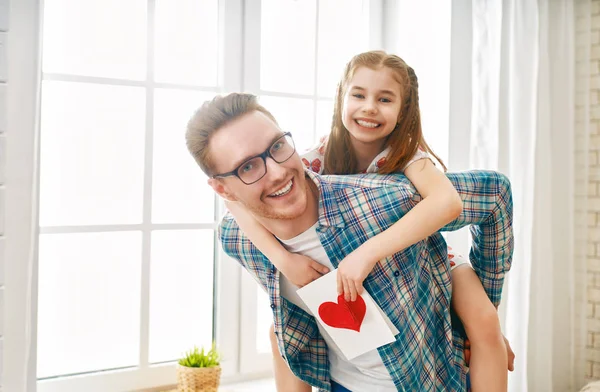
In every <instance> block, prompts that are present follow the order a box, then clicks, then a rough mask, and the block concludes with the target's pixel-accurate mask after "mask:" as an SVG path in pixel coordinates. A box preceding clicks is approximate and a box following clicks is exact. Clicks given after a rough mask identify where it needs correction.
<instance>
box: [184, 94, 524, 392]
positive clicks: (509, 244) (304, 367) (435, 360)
mask: <svg viewBox="0 0 600 392" xmlns="http://www.w3.org/2000/svg"><path fill="white" fill-rule="evenodd" d="M186 140H187V145H188V149H189V150H190V152H191V154H192V156H193V157H194V158H195V160H196V162H197V163H198V164H199V165H200V167H201V168H202V170H203V171H204V172H205V173H206V174H207V175H208V176H209V177H210V179H209V184H210V185H211V186H212V187H213V189H214V190H215V192H217V193H218V194H219V195H220V196H222V197H223V198H225V199H227V200H230V201H234V202H239V203H241V204H242V205H243V206H244V207H245V208H246V209H247V210H248V211H250V212H251V213H252V214H253V216H254V217H255V219H256V220H257V221H258V222H259V223H261V224H262V225H263V226H264V227H265V228H266V229H267V230H268V231H269V232H271V233H272V234H273V235H274V236H276V237H277V238H278V239H279V240H280V241H282V243H283V244H284V245H286V246H287V247H288V249H289V250H290V251H292V252H294V251H296V252H299V253H304V254H306V255H308V256H310V257H312V258H315V257H324V258H326V259H328V260H329V261H330V262H331V264H332V265H333V266H334V267H336V266H337V263H338V262H339V261H341V260H342V259H343V258H344V257H345V256H346V255H347V254H349V253H350V252H352V251H353V250H354V249H356V248H357V247H358V246H359V245H360V244H361V243H362V242H363V241H365V240H366V239H368V238H371V237H373V236H375V235H377V234H378V233H380V232H381V231H383V230H385V229H387V228H388V227H389V226H391V225H392V224H393V223H395V222H396V221H397V220H399V219H400V218H401V217H402V216H403V215H404V214H406V213H407V212H408V211H409V210H410V209H411V208H412V207H414V206H415V205H416V203H418V201H419V200H420V197H419V195H418V194H417V193H416V191H415V188H414V187H413V186H412V184H411V183H410V182H409V181H408V180H407V179H406V178H405V177H404V176H403V175H387V176H383V175H361V176H319V175H316V174H314V173H312V172H309V171H305V170H304V167H303V164H302V162H301V160H300V157H299V156H298V154H297V153H296V151H295V148H294V145H293V140H292V139H291V136H290V135H289V134H286V133H284V132H283V131H281V130H280V129H279V127H278V126H277V122H276V121H275V119H274V118H273V116H272V115H271V114H270V113H269V112H268V111H267V110H266V109H265V108H264V107H262V106H260V105H259V104H258V103H257V102H256V97H254V96H252V95H250V94H230V95H227V96H225V97H217V98H215V99H214V100H213V101H210V102H206V103H205V104H204V105H203V106H202V107H201V108H200V109H199V110H198V111H197V112H196V114H195V115H194V116H193V117H192V119H191V120H190V122H189V125H188V131H187V134H186ZM448 177H449V178H450V180H451V181H452V182H453V184H454V185H455V187H456V189H457V190H458V192H459V194H460V195H461V198H462V199H463V205H464V208H463V213H462V214H461V216H460V217H459V218H458V219H457V220H456V221H454V222H452V223H451V224H450V225H448V226H447V227H446V229H449V230H454V229H458V228H460V227H463V226H466V225H474V226H473V228H472V232H473V234H474V242H473V250H472V257H471V259H472V262H473V268H474V269H475V271H476V272H477V274H478V276H479V277H480V279H481V281H482V284H483V286H484V288H485V290H486V292H487V294H488V296H489V297H490V299H491V300H492V302H493V303H494V305H496V306H497V305H498V304H499V301H500V296H501V292H502V284H503V280H504V275H505V273H506V272H507V271H508V270H509V269H510V262H511V257H512V249H513V236H512V199H511V193H510V184H509V181H508V180H507V179H506V177H504V176H502V175H500V174H498V173H493V172H470V173H463V174H454V175H449V176H448ZM219 235H220V239H221V242H222V245H223V248H224V250H225V251H226V252H227V253H228V254H229V255H230V256H231V257H232V258H234V259H236V260H238V261H239V262H240V264H241V265H242V266H243V267H244V268H245V269H246V270H247V271H248V272H249V273H250V274H251V275H252V276H253V277H254V278H255V279H256V280H257V282H258V283H259V284H260V285H261V286H262V287H263V288H264V289H265V290H266V291H267V293H268V295H269V299H270V302H271V309H272V310H273V320H274V327H275V334H276V336H277V343H278V346H279V352H280V353H281V355H282V357H283V358H284V360H285V361H286V362H287V364H288V365H289V367H290V369H291V370H292V372H293V373H294V374H295V375H296V376H297V377H299V378H300V379H301V380H303V381H304V382H306V383H308V384H310V385H312V386H315V387H318V388H320V389H321V390H326V391H330V390H331V389H332V386H333V387H337V383H340V384H343V383H344V382H345V381H346V380H349V382H350V383H351V384H352V385H361V387H359V388H356V389H355V390H356V391H362V390H368V391H371V390H386V391H387V390H390V389H392V390H393V389H396V390H404V391H417V390H418V391H429V390H435V391H439V390H443V391H460V390H465V382H466V381H465V379H466V377H465V372H466V369H465V359H464V356H463V344H464V337H463V336H461V334H460V333H458V332H454V333H453V331H452V329H451V323H450V309H449V308H450V305H449V304H450V293H451V285H450V274H449V263H448V261H447V253H446V252H447V249H446V244H445V242H444V240H443V238H442V237H441V235H440V234H439V233H436V234H434V235H431V236H430V237H428V238H427V239H425V240H423V241H420V242H418V243H417V244H415V245H413V246H411V247H409V248H407V249H405V250H404V251H402V252H399V253H397V254H394V255H393V256H391V257H388V258H386V259H384V260H381V261H380V262H379V263H378V264H377V265H376V266H375V268H374V270H373V272H372V273H371V274H370V275H369V277H368V278H367V279H366V280H365V281H364V287H365V289H366V291H368V292H369V293H370V294H371V296H372V297H373V298H374V300H375V302H376V303H377V305H378V306H379V307H380V308H381V309H382V310H383V312H384V313H385V317H387V318H388V319H389V321H390V322H391V323H392V324H393V325H394V326H395V327H396V329H397V330H398V331H399V333H398V334H397V335H396V337H395V338H396V341H395V342H393V343H391V344H388V345H385V346H382V347H380V348H379V349H377V351H375V350H373V352H372V353H370V356H367V357H368V361H367V362H366V364H367V366H366V367H364V366H363V367H362V368H361V371H358V369H359V368H360V367H361V366H362V365H364V364H360V363H357V362H355V361H348V360H346V359H345V358H344V357H343V355H340V354H339V352H338V351H337V350H335V349H334V347H335V344H333V342H332V341H331V340H330V339H328V337H327V336H325V334H322V333H321V332H320V329H319V326H318V323H317V321H316V320H315V318H314V317H313V316H312V315H311V314H309V312H308V310H307V308H306V307H305V306H304V305H303V303H302V301H300V300H299V299H298V298H295V296H294V294H295V293H293V292H290V291H289V290H286V288H285V285H284V282H285V279H283V278H282V277H281V276H280V274H279V273H278V271H277V270H276V269H275V267H274V266H273V265H272V264H271V263H270V262H269V260H268V259H267V258H266V257H265V256H264V255H263V254H261V253H260V251H258V249H257V248H256V247H254V246H253V245H252V243H251V242H250V241H249V240H248V238H247V237H246V236H245V235H244V233H242V232H241V231H240V229H239V227H238V226H237V224H236V222H235V221H234V220H233V219H232V218H231V217H230V216H226V217H225V218H224V219H223V221H222V222H221V225H220V233H219ZM311 236H312V237H311ZM300 238H302V240H301V241H300V240H299V239H300ZM307 238H308V240H306V239H307ZM491 239H493V241H492V240H491ZM307 241H308V243H309V244H310V245H309V246H305V247H303V246H300V245H298V243H299V242H302V243H306V242H307ZM315 251H316V252H317V256H314V254H315V253H311V252H315ZM318 254H321V256H319V255H318ZM317 261H318V260H317ZM280 283H281V285H280ZM368 354H369V353H368ZM365 369H367V370H372V371H371V372H368V371H365ZM382 369H383V371H382ZM363 386H364V387H363Z"/></svg>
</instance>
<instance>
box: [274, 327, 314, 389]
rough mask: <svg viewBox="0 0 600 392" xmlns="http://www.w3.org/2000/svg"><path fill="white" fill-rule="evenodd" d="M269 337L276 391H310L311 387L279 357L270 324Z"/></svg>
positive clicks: (275, 338)
mask: <svg viewBox="0 0 600 392" xmlns="http://www.w3.org/2000/svg"><path fill="white" fill-rule="evenodd" d="M269 337H270V338H271V351H272V353H273V373H274V374H275V386H276V387H277V391H278V392H311V390H312V388H311V386H310V385H308V384H306V383H305V382H304V381H302V380H300V379H299V378H298V377H296V376H295V375H294V373H292V371H291V370H290V368H289V367H288V365H287V363H286V362H285V361H284V360H283V358H282V357H281V354H280V353H279V348H278V347H277V337H276V336H275V328H274V327H273V325H272V324H271V328H269Z"/></svg>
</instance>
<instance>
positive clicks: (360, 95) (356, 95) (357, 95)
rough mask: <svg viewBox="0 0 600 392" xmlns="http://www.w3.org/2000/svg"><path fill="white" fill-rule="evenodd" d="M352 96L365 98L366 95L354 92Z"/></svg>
mask: <svg viewBox="0 0 600 392" xmlns="http://www.w3.org/2000/svg"><path fill="white" fill-rule="evenodd" d="M352 96H353V97H354V98H358V99H363V98H364V97H365V96H364V95H362V94H358V93H356V94H352Z"/></svg>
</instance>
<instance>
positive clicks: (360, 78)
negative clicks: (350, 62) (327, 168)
mask: <svg viewBox="0 0 600 392" xmlns="http://www.w3.org/2000/svg"><path fill="white" fill-rule="evenodd" d="M400 92H401V89H400V84H399V83H398V82H397V81H396V79H395V78H394V73H393V72H392V70H390V69H389V68H386V67H381V68H378V69H375V70H374V69H371V68H368V67H359V68H358V69H356V71H355V72H354V76H353V77H352V79H351V80H350V81H348V84H347V88H346V93H345V94H344V103H343V110H342V123H343V124H344V126H345V127H346V129H348V131H349V132H350V136H351V139H352V142H353V144H354V145H355V146H356V145H357V144H358V145H361V144H363V145H370V146H372V145H375V144H377V145H380V147H381V148H382V147H383V142H384V140H385V138H386V137H387V136H388V135H389V134H390V133H392V131H393V130H394V128H395V127H396V123H397V121H398V115H399V113H400V109H401V108H402V99H401V96H400ZM357 142H358V143H357Z"/></svg>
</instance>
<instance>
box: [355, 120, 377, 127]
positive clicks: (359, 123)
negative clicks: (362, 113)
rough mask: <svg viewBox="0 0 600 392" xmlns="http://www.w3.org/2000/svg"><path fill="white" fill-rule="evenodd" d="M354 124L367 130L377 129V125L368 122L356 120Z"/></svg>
mask: <svg viewBox="0 0 600 392" xmlns="http://www.w3.org/2000/svg"><path fill="white" fill-rule="evenodd" d="M356 122H357V123H358V125H360V126H361V127H367V128H377V127H378V126H379V124H377V123H374V122H370V121H365V120H356Z"/></svg>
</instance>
